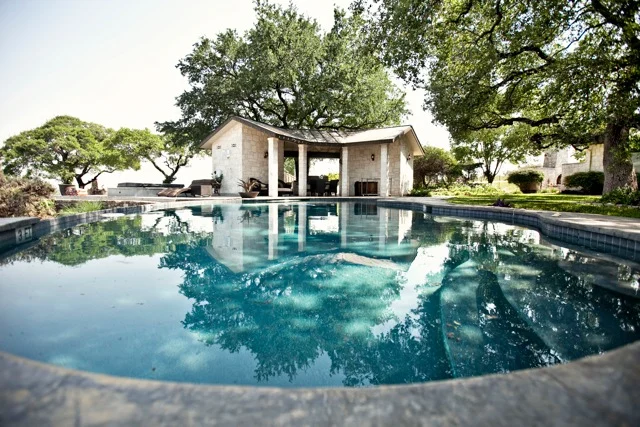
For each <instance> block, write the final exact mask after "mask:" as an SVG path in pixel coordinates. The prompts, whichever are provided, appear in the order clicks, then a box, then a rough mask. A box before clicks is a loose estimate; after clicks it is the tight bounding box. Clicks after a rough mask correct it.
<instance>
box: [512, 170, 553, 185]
mask: <svg viewBox="0 0 640 427" xmlns="http://www.w3.org/2000/svg"><path fill="white" fill-rule="evenodd" d="M543 180H544V174H543V173H542V172H540V171H537V170H534V169H521V170H517V171H513V172H511V173H509V175H507V182H508V183H509V184H516V185H518V184H532V183H537V184H540V183H541V182H542V181H543Z"/></svg>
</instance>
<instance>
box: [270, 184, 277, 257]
mask: <svg viewBox="0 0 640 427" xmlns="http://www.w3.org/2000/svg"><path fill="white" fill-rule="evenodd" d="M269 188H271V184H269ZM276 191H277V190H276ZM278 238H279V233H278V204H276V203H271V204H269V259H270V260H272V259H276V258H278Z"/></svg>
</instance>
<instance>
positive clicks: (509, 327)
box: [450, 221, 640, 370]
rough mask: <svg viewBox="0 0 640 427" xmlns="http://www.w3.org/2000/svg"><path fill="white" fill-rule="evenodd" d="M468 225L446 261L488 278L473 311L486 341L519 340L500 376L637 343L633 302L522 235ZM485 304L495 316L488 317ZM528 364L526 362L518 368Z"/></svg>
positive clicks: (639, 327) (638, 315)
mask: <svg viewBox="0 0 640 427" xmlns="http://www.w3.org/2000/svg"><path fill="white" fill-rule="evenodd" d="M473 224H474V223H473V222H471V221H469V222H467V225H466V226H465V227H460V228H459V230H458V231H457V232H456V233H455V234H454V235H453V236H452V239H451V245H450V253H451V255H452V256H451V258H454V257H462V258H466V257H467V256H468V257H469V259H471V260H473V261H474V262H475V264H476V265H477V267H476V268H477V271H478V274H484V275H485V276H484V277H486V278H487V280H486V281H485V284H484V285H483V286H479V287H478V290H477V293H478V297H477V304H478V310H479V313H480V317H481V318H484V319H485V322H486V323H485V325H484V326H485V327H484V330H485V332H486V333H488V334H490V335H492V337H493V338H492V339H491V340H492V341H494V342H499V341H500V339H503V338H504V337H507V336H511V337H515V338H516V339H522V341H521V342H520V343H519V344H518V346H517V347H518V348H519V351H518V352H517V354H516V355H513V357H514V358H516V357H517V358H518V359H519V360H518V361H517V362H518V363H516V364H515V365H511V367H508V366H509V363H508V360H506V359H505V361H504V362H503V365H504V366H507V369H505V370H511V369H521V368H526V367H531V366H541V365H544V364H548V363H555V362H557V361H558V360H573V359H576V358H579V357H583V356H586V355H589V354H597V353H600V352H602V351H606V350H609V349H612V348H614V347H617V346H620V345H623V344H625V343H629V342H632V341H635V340H637V339H640V303H639V301H638V300H636V299H634V298H629V297H625V296H623V295H622V294H619V293H616V292H612V291H610V290H607V289H605V288H602V287H600V286H597V284H596V283H589V282H588V281H586V280H584V279H583V278H581V277H579V276H576V275H575V274H573V273H574V272H573V271H568V270H566V269H565V268H563V264H564V263H563V260H564V259H569V258H575V252H573V251H564V252H561V251H558V250H557V249H553V248H552V247H549V246H543V245H539V244H536V243H535V242H532V241H530V240H529V238H528V235H530V233H531V232H530V231H528V230H523V229H514V228H509V229H506V230H503V231H500V230H497V229H495V228H494V227H495V224H492V223H479V222H475V228H473V227H472V225H473ZM502 228H503V229H504V226H502ZM488 282H490V283H491V285H487V284H486V283H488ZM487 304H492V305H491V307H494V306H495V307H496V309H497V310H498V311H501V313H498V314H497V315H496V314H495V313H494V314H493V315H491V314H489V313H487V311H486V307H487ZM487 315H489V321H486V320H487ZM483 316H484V317H483ZM492 316H496V317H495V319H491V317H492ZM505 320H506V322H505ZM499 324H501V326H500V325H499ZM498 326H499V327H498ZM496 328H497V329H499V331H496V330H495V329H496ZM492 329H493V330H494V331H493V332H491V330H492ZM498 332H499V333H498ZM495 337H498V338H499V339H497V340H496V339H494V338H495ZM527 337H528V338H527ZM525 338H526V339H525ZM544 347H547V350H544ZM505 351H506V350H502V353H503V356H505V353H504V352H505ZM527 352H529V353H528V354H529V355H528V356H527ZM533 353H535V354H533ZM527 357H530V358H532V359H531V360H530V361H529V362H526V363H525V361H526V359H527ZM535 360H537V362H536V361H535ZM504 366H503V368H504ZM503 368H500V369H503Z"/></svg>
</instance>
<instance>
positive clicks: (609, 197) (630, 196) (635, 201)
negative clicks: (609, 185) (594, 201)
mask: <svg viewBox="0 0 640 427" xmlns="http://www.w3.org/2000/svg"><path fill="white" fill-rule="evenodd" d="M600 202H602V203H613V204H615V205H630V206H640V190H635V191H634V190H632V189H631V188H629V187H623V188H616V189H615V190H611V191H610V192H609V193H607V194H605V195H604V196H602V197H601V198H600Z"/></svg>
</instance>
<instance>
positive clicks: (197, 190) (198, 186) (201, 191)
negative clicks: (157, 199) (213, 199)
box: [158, 179, 213, 197]
mask: <svg viewBox="0 0 640 427" xmlns="http://www.w3.org/2000/svg"><path fill="white" fill-rule="evenodd" d="M212 191H213V180H212V179H196V180H195V181H192V182H191V184H190V185H189V186H188V187H184V188H167V189H165V190H162V191H159V192H158V196H164V197H180V195H181V194H184V195H185V196H187V195H191V196H192V197H196V196H198V197H209V196H211V194H212Z"/></svg>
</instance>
